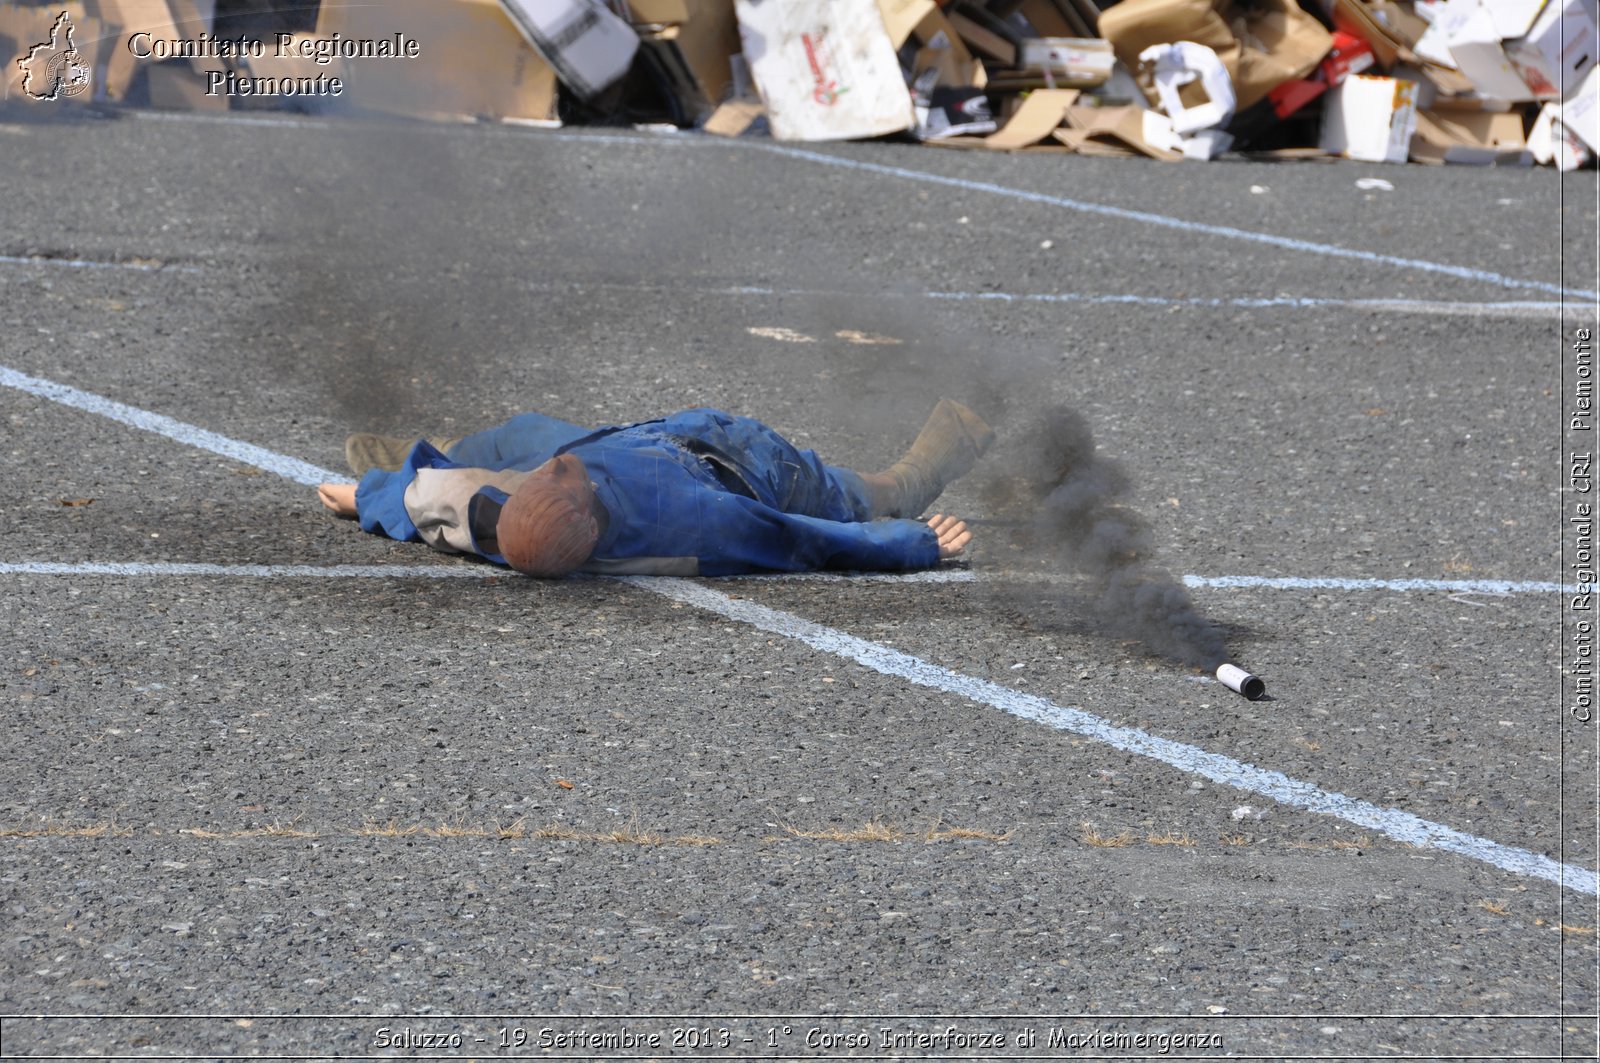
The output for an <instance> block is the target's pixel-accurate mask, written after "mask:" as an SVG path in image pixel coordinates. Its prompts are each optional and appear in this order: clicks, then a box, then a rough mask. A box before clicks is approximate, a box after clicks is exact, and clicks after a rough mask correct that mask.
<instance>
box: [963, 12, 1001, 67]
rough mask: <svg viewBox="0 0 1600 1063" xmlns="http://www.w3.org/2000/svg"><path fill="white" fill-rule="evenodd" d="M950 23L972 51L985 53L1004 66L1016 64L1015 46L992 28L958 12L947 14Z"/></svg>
mask: <svg viewBox="0 0 1600 1063" xmlns="http://www.w3.org/2000/svg"><path fill="white" fill-rule="evenodd" d="M949 18H950V25H951V26H952V27H953V28H954V29H955V31H956V33H957V34H959V35H960V37H961V39H962V40H963V41H965V42H966V43H967V44H968V45H969V46H970V47H971V48H972V50H973V51H975V52H977V53H978V54H980V55H986V56H988V57H989V58H990V59H993V60H995V61H996V62H999V63H1004V64H1005V65H1006V66H1015V65H1017V46H1016V45H1014V44H1012V43H1011V42H1010V41H1008V40H1006V39H1005V38H1004V37H1002V36H1000V35H999V34H998V33H995V32H993V31H992V30H988V29H985V28H984V27H983V26H980V25H978V23H976V22H974V21H972V20H971V19H970V18H967V17H965V16H964V15H962V14H961V13H960V12H952V13H951V14H950V16H949Z"/></svg>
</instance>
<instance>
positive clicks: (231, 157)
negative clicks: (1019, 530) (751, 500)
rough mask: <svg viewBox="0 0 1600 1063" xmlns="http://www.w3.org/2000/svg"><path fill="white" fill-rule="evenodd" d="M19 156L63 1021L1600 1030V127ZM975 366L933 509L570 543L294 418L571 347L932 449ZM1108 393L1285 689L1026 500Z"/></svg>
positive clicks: (568, 359)
mask: <svg viewBox="0 0 1600 1063" xmlns="http://www.w3.org/2000/svg"><path fill="white" fill-rule="evenodd" d="M1367 178H1382V179H1384V180H1386V181H1387V182H1388V183H1389V184H1390V185H1392V187H1391V188H1389V189H1382V188H1362V187H1359V186H1358V181H1360V180H1362V179H1367ZM0 187H3V188H4V189H5V192H4V196H5V199H4V202H5V207H4V212H3V217H4V221H5V224H4V226H3V229H0V292H3V298H0V326H3V332H0V349H3V351H4V357H3V358H0V372H4V373H5V374H7V375H5V376H4V377H3V378H0V383H4V384H5V385H6V386H4V387H0V416H3V417H4V423H5V432H4V436H3V439H4V446H0V470H3V473H0V475H3V477H4V482H5V483H6V485H7V488H8V489H7V491H6V502H5V504H4V505H0V587H3V588H4V594H3V595H0V625H3V629H4V630H5V631H6V632H8V634H9V637H8V639H7V644H6V647H5V650H4V658H5V663H4V666H3V667H0V704H3V705H4V706H5V708H4V712H5V723H6V731H7V734H8V739H9V740H8V741H7V743H6V748H5V752H4V754H3V772H0V775H3V777H4V778H6V779H7V780H9V782H8V785H7V786H6V787H5V790H4V792H3V795H0V844H3V846H4V851H5V853H6V859H5V862H4V863H5V866H4V869H3V871H0V885H3V889H0V902H3V906H4V912H5V919H4V923H3V934H0V1010H3V1011H4V1013H5V1016H6V1017H5V1018H4V1022H3V1034H4V1051H5V1053H6V1054H7V1055H8V1056H13V1055H14V1056H19V1057H20V1056H24V1055H28V1056H53V1057H63V1056H77V1057H83V1056H87V1055H106V1054H110V1055H116V1056H138V1055H146V1056H168V1057H181V1058H215V1057H220V1056H224V1055H229V1054H246V1053H250V1054H257V1055H278V1056H301V1055H333V1054H338V1055H345V1056H361V1055H373V1056H377V1055H400V1056H425V1055H431V1056H435V1057H438V1056H460V1057H461V1058H486V1057H492V1056H496V1055H539V1056H543V1057H544V1058H573V1059H579V1058H582V1059H594V1058H622V1057H628V1058H657V1057H668V1056H674V1055H677V1056H695V1055H698V1056H723V1057H738V1058H820V1057H823V1056H829V1055H831V1056H834V1057H839V1056H857V1057H868V1056H873V1055H878V1056H894V1055H898V1056H908V1057H914V1056H920V1055H927V1056H942V1057H946V1058H955V1057H960V1058H997V1057H1001V1056H1011V1057H1017V1056H1022V1057H1029V1058H1033V1057H1038V1058H1043V1057H1046V1056H1054V1057H1059V1058H1109V1057H1113V1056H1120V1057H1135V1058H1144V1057H1146V1056H1149V1057H1157V1056H1165V1057H1166V1058H1172V1057H1177V1056H1183V1055H1190V1056H1210V1055H1222V1054H1224V1053H1227V1054H1231V1055H1232V1056H1235V1057H1240V1058H1309V1057H1315V1058H1359V1059H1370V1058H1382V1057H1386V1056H1405V1057H1407V1058H1430V1059H1431V1058H1446V1057H1449V1058H1461V1057H1473V1058H1497V1059H1498V1058H1563V1057H1564V1058H1588V1057H1592V1056H1593V1053H1594V1050H1595V1046H1596V1043H1597V1042H1596V1033H1597V1027H1596V1022H1595V1009H1596V1004H1597V999H1600V997H1597V988H1600V978H1597V968H1596V963H1597V955H1600V954H1597V949H1596V938H1595V933H1596V931H1595V927H1596V926H1597V925H1600V919H1597V913H1596V908H1595V904H1596V897H1595V892H1594V881H1595V879H1594V869H1595V866H1596V860H1597V845H1596V824H1597V820H1596V800H1595V797H1596V790H1595V786H1596V777H1597V776H1596V771H1595V765H1596V740H1595V733H1594V725H1593V724H1592V723H1589V724H1585V723H1580V722H1578V721H1575V720H1574V719H1573V718H1572V717H1571V715H1570V714H1569V713H1568V712H1567V711H1566V704H1565V702H1564V700H1563V695H1562V688H1561V672H1562V668H1563V664H1564V662H1565V661H1566V655H1565V647H1563V645H1562V618H1563V615H1564V611H1565V610H1566V608H1567V598H1568V596H1567V595H1566V594H1565V593H1563V592H1562V590H1561V588H1562V587H1563V586H1565V585H1567V584H1570V583H1571V581H1572V579H1573V577H1572V574H1571V573H1570V572H1567V571H1564V568H1563V565H1564V561H1563V553H1562V534H1563V531H1562V514H1563V512H1564V510H1563V494H1562V492H1563V488H1564V487H1567V486H1569V480H1568V472H1569V470H1568V468H1567V466H1566V463H1565V462H1564V461H1563V460H1562V456H1561V454H1560V452H1559V451H1560V448H1561V447H1562V446H1564V443H1563V436H1562V419H1563V413H1562V401H1563V398H1565V397H1566V396H1565V393H1564V392H1563V388H1564V387H1565V386H1566V382H1565V378H1564V377H1563V374H1562V364H1563V359H1564V357H1565V354H1564V351H1565V348H1566V341H1565V339H1564V335H1565V334H1564V323H1565V325H1566V326H1573V325H1576V324H1579V323H1582V322H1584V321H1588V322H1589V323H1590V324H1591V327H1592V324H1593V320H1594V315H1595V311H1594V301H1595V300H1594V296H1593V290H1594V287H1595V277H1596V246H1595V233H1596V177H1595V174H1594V173H1593V172H1592V171H1590V172H1584V173H1578V174H1572V175H1566V176H1561V175H1557V174H1555V173H1553V172H1551V171H1548V170H1542V169H1541V170H1523V169H1477V168H1469V167H1450V168H1428V167H1423V166H1403V167H1402V166H1368V165H1359V164H1352V163H1335V162H1325V163H1301V164H1282V163H1263V162H1249V161H1240V160H1225V161H1218V162H1215V163H1211V164H1204V165H1202V164H1194V163H1191V164H1182V165H1160V164H1156V163H1154V162H1149V161H1142V160H1107V159H1092V158H1079V157H1064V156H1059V155H1049V156H1035V155H991V154H988V153H980V152H960V151H941V150H938V149H935V148H920V147H912V146H909V145H898V144H889V143H872V144H839V145H826V146H815V147H808V148H805V149H799V148H796V147H791V146H786V145H780V144H774V143H772V142H770V141H765V140H744V141H737V142H729V141H721V140H716V139H712V138H706V137H698V136H691V135H663V134H646V133H634V132H631V131H623V130H603V131H591V130H566V131H561V132H553V131H549V130H536V129H522V128H509V127H488V126H471V125H421V124H404V123H385V122H377V121H368V120H360V119H342V120H331V119H328V120H317V119H300V118H293V117H256V118H250V117H247V116H235V117H229V118H216V119H210V118H199V117H187V116H173V115H166V116H163V115H154V114H151V115H140V114H131V113H129V114H124V115H122V116H120V117H116V118H79V119H77V120H72V121H64V122H56V123H46V122H37V123H36V122H25V123H24V122H11V121H8V122H5V123H0ZM1585 315H1586V316H1585ZM944 394H949V395H951V396H952V397H956V398H960V399H963V400H964V401H969V402H970V403H971V404H972V405H973V406H974V407H975V408H977V409H978V410H979V412H981V413H983V414H984V415H985V416H986V417H988V418H989V419H990V421H991V422H992V423H993V424H994V426H995V427H996V429H997V431H998V432H999V436H1000V439H999V442H998V444H997V445H996V447H995V449H994V451H993V452H992V453H991V454H990V456H989V457H988V458H986V459H985V461H984V463H983V464H982V465H981V466H980V467H979V469H978V470H977V471H976V472H975V473H974V474H973V475H972V476H971V477H969V478H968V479H966V480H964V481H962V482H961V483H959V484H957V485H956V486H955V487H954V488H952V489H951V490H950V491H949V492H948V493H947V494H946V496H945V498H944V499H942V500H941V501H940V503H939V506H938V508H939V509H940V510H943V511H945V512H952V513H956V514H959V515H962V516H967V517H971V518H975V519H977V520H979V521H986V522H988V523H980V524H978V525H977V526H976V530H977V533H978V535H977V539H976V541H975V543H974V546H973V548H972V550H971V552H970V556H969V558H967V559H966V560H964V561H962V562H960V563H956V564H952V565H948V566H946V567H945V568H944V569H941V570H940V571H939V572H938V573H936V574H935V575H934V577H933V578H915V579H892V578H891V579H884V578H863V577H850V576H825V577H819V578H811V579H786V578H741V579H729V580H693V581H673V580H635V581H616V580H605V579H591V578H574V579H568V580H563V581H558V582H539V581H532V580H528V579H525V578H522V577H519V576H516V575H515V574H507V573H504V572H499V571H496V570H492V569H489V568H487V567H486V566H483V565H479V564H475V563H473V562H470V561H467V560H464V559H459V558H450V557H445V556H442V555H438V554H433V553H430V552H429V551H428V550H427V549H426V548H425V547H423V546H421V545H417V544H409V545H408V544H399V543H393V542H389V541H387V540H382V539H378V538H376V537H373V536H368V535H364V534H362V533H361V532H360V530H359V529H358V528H356V527H354V526H353V525H352V524H350V523H348V522H341V521H339V520H336V519H334V518H332V517H331V516H329V515H328V514H326V513H325V512H324V511H323V510H322V509H321V507H320V506H319V505H318V503H317V500H316V496H315V492H314V490H312V489H311V488H310V487H308V486H307V485H306V483H304V482H296V480H295V479H294V476H295V475H300V479H301V480H305V479H307V478H308V477H309V478H310V479H312V480H314V479H315V478H316V477H315V474H316V472H317V470H329V471H330V472H332V473H334V474H337V475H346V470H344V469H343V458H342V441H343V439H344V436H345V435H346V434H347V433H348V432H351V431H358V430H360V431H381V432H390V433H397V434H398V433H405V434H411V433H416V434H429V435H434V434H445V435H456V434H461V433H463V432H466V431H470V430H473V429H475V428H478V427H483V426H487V425H490V424H493V423H495V422H497V421H498V420H500V419H502V418H504V417H506V416H508V415H510V414H512V413H515V412H519V411H521V410H525V409H539V410H542V411H544V412H546V413H550V414H553V415H555V416H558V417H562V418H565V419H567V420H571V421H575V422H580V423H592V424H604V423H624V422H628V421H632V420H637V419H642V418H645V417H649V416H653V415H656V414H659V413H663V412H667V411H669V410H672V409H678V408H684V407H693V406H715V407H721V408H726V409H730V410H733V411H735V412H739V413H744V414H749V415H751V416H754V417H757V418H760V419H761V420H764V421H766V422H767V423H769V424H771V425H773V426H774V427H776V428H778V429H779V430H780V431H782V432H784V433H785V434H787V435H789V436H790V437H791V438H793V439H795V440H796V441H798V442H800V443H801V444H802V445H805V446H808V447H813V448H816V449H818V450H819V451H821V452H822V453H823V454H824V455H825V456H827V457H828V458H829V459H830V460H833V461H837V462H839V463H841V464H848V465H853V466H858V467H863V468H875V467H879V466H881V465H882V464H885V463H887V462H889V461H891V460H893V458H894V457H895V456H896V455H897V454H898V453H899V452H900V450H901V449H903V448H904V446H905V445H906V444H907V443H908V442H909V440H910V439H911V437H912V436H913V435H914V434H915V431H916V429H917V427H918V425H919V424H920V422H921V419H922V418H923V416H925V414H926V413H927V410H928V409H929V408H930V407H931V405H932V402H933V401H934V400H935V399H936V398H937V397H939V396H940V395H944ZM1059 405H1068V406H1071V407H1073V408H1075V409H1077V410H1079V411H1080V412H1082V413H1083V414H1084V416H1085V417H1086V418H1087V419H1088V421H1089V423H1090V425H1091V426H1092V427H1093V429H1094V432H1095V437H1096V439H1097V441H1098V442H1099V444H1100V447H1101V450H1102V452H1103V453H1104V454H1106V455H1108V456H1114V457H1115V458H1116V459H1118V460H1119V461H1121V462H1122V464H1123V465H1124V466H1125V468H1126V469H1127V470H1128V472H1129V473H1130V476H1131V478H1132V480H1133V484H1134V488H1133V494H1132V497H1131V501H1132V503H1133V504H1134V506H1135V507H1136V508H1137V509H1138V510H1139V511H1140V512H1141V513H1142V514H1143V515H1144V517H1145V518H1146V519H1147V520H1148V521H1149V523H1150V525H1151V527H1152V530H1153V533H1154V536H1155V539H1156V541H1157V543H1158V544H1159V555H1160V560H1161V562H1162V563H1163V564H1164V565H1165V566H1166V567H1167V568H1169V569H1170V570H1171V571H1172V572H1173V573H1175V574H1177V575H1178V576H1180V577H1188V578H1189V582H1190V584H1191V593H1192V594H1193V596H1194V598H1195V600H1196V602H1197V603H1198V604H1199V606H1200V607H1201V609H1202V610H1203V611H1204V612H1205V613H1206V614H1207V615H1208V616H1210V617H1212V618H1214V619H1216V620H1217V621H1219V622H1220V623H1222V624H1223V625H1225V626H1226V628H1227V630H1228V633H1229V647H1230V652H1231V654H1232V656H1233V657H1234V659H1236V660H1238V661H1239V662H1240V663H1242V664H1244V665H1245V666H1247V667H1249V668H1251V669H1252V670H1253V671H1256V672H1258V673H1259V674H1260V675H1262V676H1263V677H1264V678H1265V679H1266V681H1267V683H1268V689H1269V692H1270V694H1271V698H1270V700H1263V701H1258V702H1250V701H1246V700H1244V699H1242V698H1240V697H1238V696H1237V695H1235V694H1233V693H1231V692H1229V691H1227V690H1225V689H1223V688H1222V687H1221V686H1220V685H1218V684H1217V683H1215V682H1214V681H1212V680H1211V679H1209V677H1207V676H1206V675H1204V674H1201V673H1198V672H1197V671H1195V670H1194V669H1192V668H1187V667H1185V666H1182V665H1180V664H1175V663H1173V662H1171V661H1167V660H1164V659H1161V658H1158V657H1153V656H1151V655H1150V654H1148V653H1147V652H1145V651H1144V650H1143V648H1142V647H1141V646H1140V644H1138V643H1137V642H1136V641H1132V640H1129V639H1127V638H1124V637H1120V636H1119V635H1117V634H1116V633H1114V632H1111V631H1108V630H1107V629H1105V627H1104V625H1103V624H1102V623H1100V622H1098V621H1097V620H1096V619H1095V613H1094V611H1093V609H1092V608H1090V607H1089V605H1088V604H1087V601H1086V597H1085V592H1084V589H1083V587H1082V585H1081V582H1080V581H1077V580H1075V579H1074V578H1073V577H1072V576H1071V575H1070V574H1063V573H1060V572H1057V571H1053V570H1051V569H1050V568H1049V567H1048V566H1045V565H1042V564H1040V563H1039V561H1038V558H1037V557H1035V556H1033V555H1032V554H1031V553H1030V552H1029V551H1028V550H1025V549H1020V548H1017V547H1016V545H1015V544H1014V543H1013V542H1012V539H1011V536H1010V534H1009V533H1010V531H1011V530H1012V527H1011V526H1010V525H1008V524H1005V523H1002V522H1003V521H1005V520H1009V519H1012V518H1013V517H1014V516H1015V514H1014V513H1011V512H1009V511H1006V510H1003V508H1002V507H1000V506H999V504H998V502H997V500H998V499H1000V498H1002V497H1004V494H1005V492H1004V488H1005V486H1006V484H1007V483H1008V482H1009V478H1010V477H1012V476H1013V475H1014V474H1016V473H1018V472H1028V471H1030V470H1028V469H1026V468H1024V467H1022V466H1023V463H1025V462H1026V461H1027V455H1028V454H1029V447H1028V443H1029V433H1030V431H1031V429H1032V427H1033V426H1034V425H1035V424H1036V423H1037V419H1038V417H1039V416H1040V414H1041V413H1042V412H1043V411H1045V410H1047V409H1049V408H1051V407H1055V406H1059ZM151 415H159V418H165V420H161V419H159V418H153V417H152V416H151ZM129 422H133V423H129ZM233 443H239V444H248V445H249V447H247V448H243V449H241V448H238V447H232V449H230V447H231V446H232V444H233ZM249 448H255V449H249ZM291 459H292V461H291ZM293 461H298V462H301V463H309V466H310V471H309V472H306V471H305V467H303V466H295V465H293V464H292V462H293ZM296 468H299V469H301V474H296V473H295V472H294V470H295V469H296ZM286 471H287V472H288V473H289V475H284V474H283V473H285V472H286ZM116 566H120V567H116ZM369 566H382V569H381V570H379V571H374V570H372V569H371V568H370V567H369ZM1563 876H1565V877H1566V880H1567V886H1566V888H1563V887H1562V886H1561V885H1559V884H1558V881H1559V880H1561V879H1562V878H1563ZM35 1016H46V1017H44V1018H36V1017H35ZM997 1038H998V1039H999V1040H997Z"/></svg>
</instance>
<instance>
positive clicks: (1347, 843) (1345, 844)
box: [1328, 834, 1372, 849]
mask: <svg viewBox="0 0 1600 1063" xmlns="http://www.w3.org/2000/svg"><path fill="white" fill-rule="evenodd" d="M1328 848H1330V849H1370V848H1372V835H1370V834H1363V835H1362V836H1361V837H1359V838H1350V839H1347V840H1344V841H1337V842H1329V843H1328Z"/></svg>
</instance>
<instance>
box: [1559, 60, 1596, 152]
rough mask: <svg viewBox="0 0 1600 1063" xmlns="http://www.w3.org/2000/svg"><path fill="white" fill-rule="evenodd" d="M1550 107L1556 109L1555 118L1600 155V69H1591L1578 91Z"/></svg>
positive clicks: (1570, 93)
mask: <svg viewBox="0 0 1600 1063" xmlns="http://www.w3.org/2000/svg"><path fill="white" fill-rule="evenodd" d="M1548 106H1553V107H1554V108H1555V114H1554V115H1553V117H1555V118H1557V119H1559V120H1560V121H1561V124H1562V125H1564V126H1566V127H1567V129H1569V130H1571V131H1572V132H1573V133H1575V134H1577V136H1578V139H1580V140H1582V141H1583V142H1584V143H1585V144H1587V145H1588V146H1589V150H1590V151H1593V152H1596V153H1600V67H1591V68H1590V70H1589V73H1588V74H1586V75H1584V79H1583V83H1582V84H1581V85H1579V86H1578V87H1577V89H1576V90H1574V91H1572V92H1569V93H1568V94H1567V98H1566V99H1564V100H1562V101H1561V102H1560V103H1558V104H1550V105H1548Z"/></svg>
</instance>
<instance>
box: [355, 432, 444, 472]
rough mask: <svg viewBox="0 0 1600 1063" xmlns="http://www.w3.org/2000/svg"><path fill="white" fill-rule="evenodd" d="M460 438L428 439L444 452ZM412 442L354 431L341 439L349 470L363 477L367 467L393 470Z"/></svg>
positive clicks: (432, 437)
mask: <svg viewBox="0 0 1600 1063" xmlns="http://www.w3.org/2000/svg"><path fill="white" fill-rule="evenodd" d="M461 438H462V437H460V436H455V437H454V438H446V437H444V436H429V437H428V442H429V443H431V444H433V446H434V448H435V449H436V450H438V451H439V452H440V453H445V452H448V451H449V449H450V448H451V447H453V446H455V445H456V444H457V443H459V442H461ZM416 445H417V441H416V440H415V439H401V438H400V437H399V436H380V435H377V434H375V433H372V432H357V433H356V434H355V435H353V436H351V437H350V438H349V439H346V440H345V441H344V460H345V461H346V463H348V464H349V466H350V471H351V472H353V473H355V474H356V475H357V476H365V475H366V473H367V470H368V469H386V470H388V471H389V472H395V471H397V470H399V469H400V468H401V466H403V465H405V463H406V458H407V457H409V456H410V454H411V448H412V447H414V446H416Z"/></svg>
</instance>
